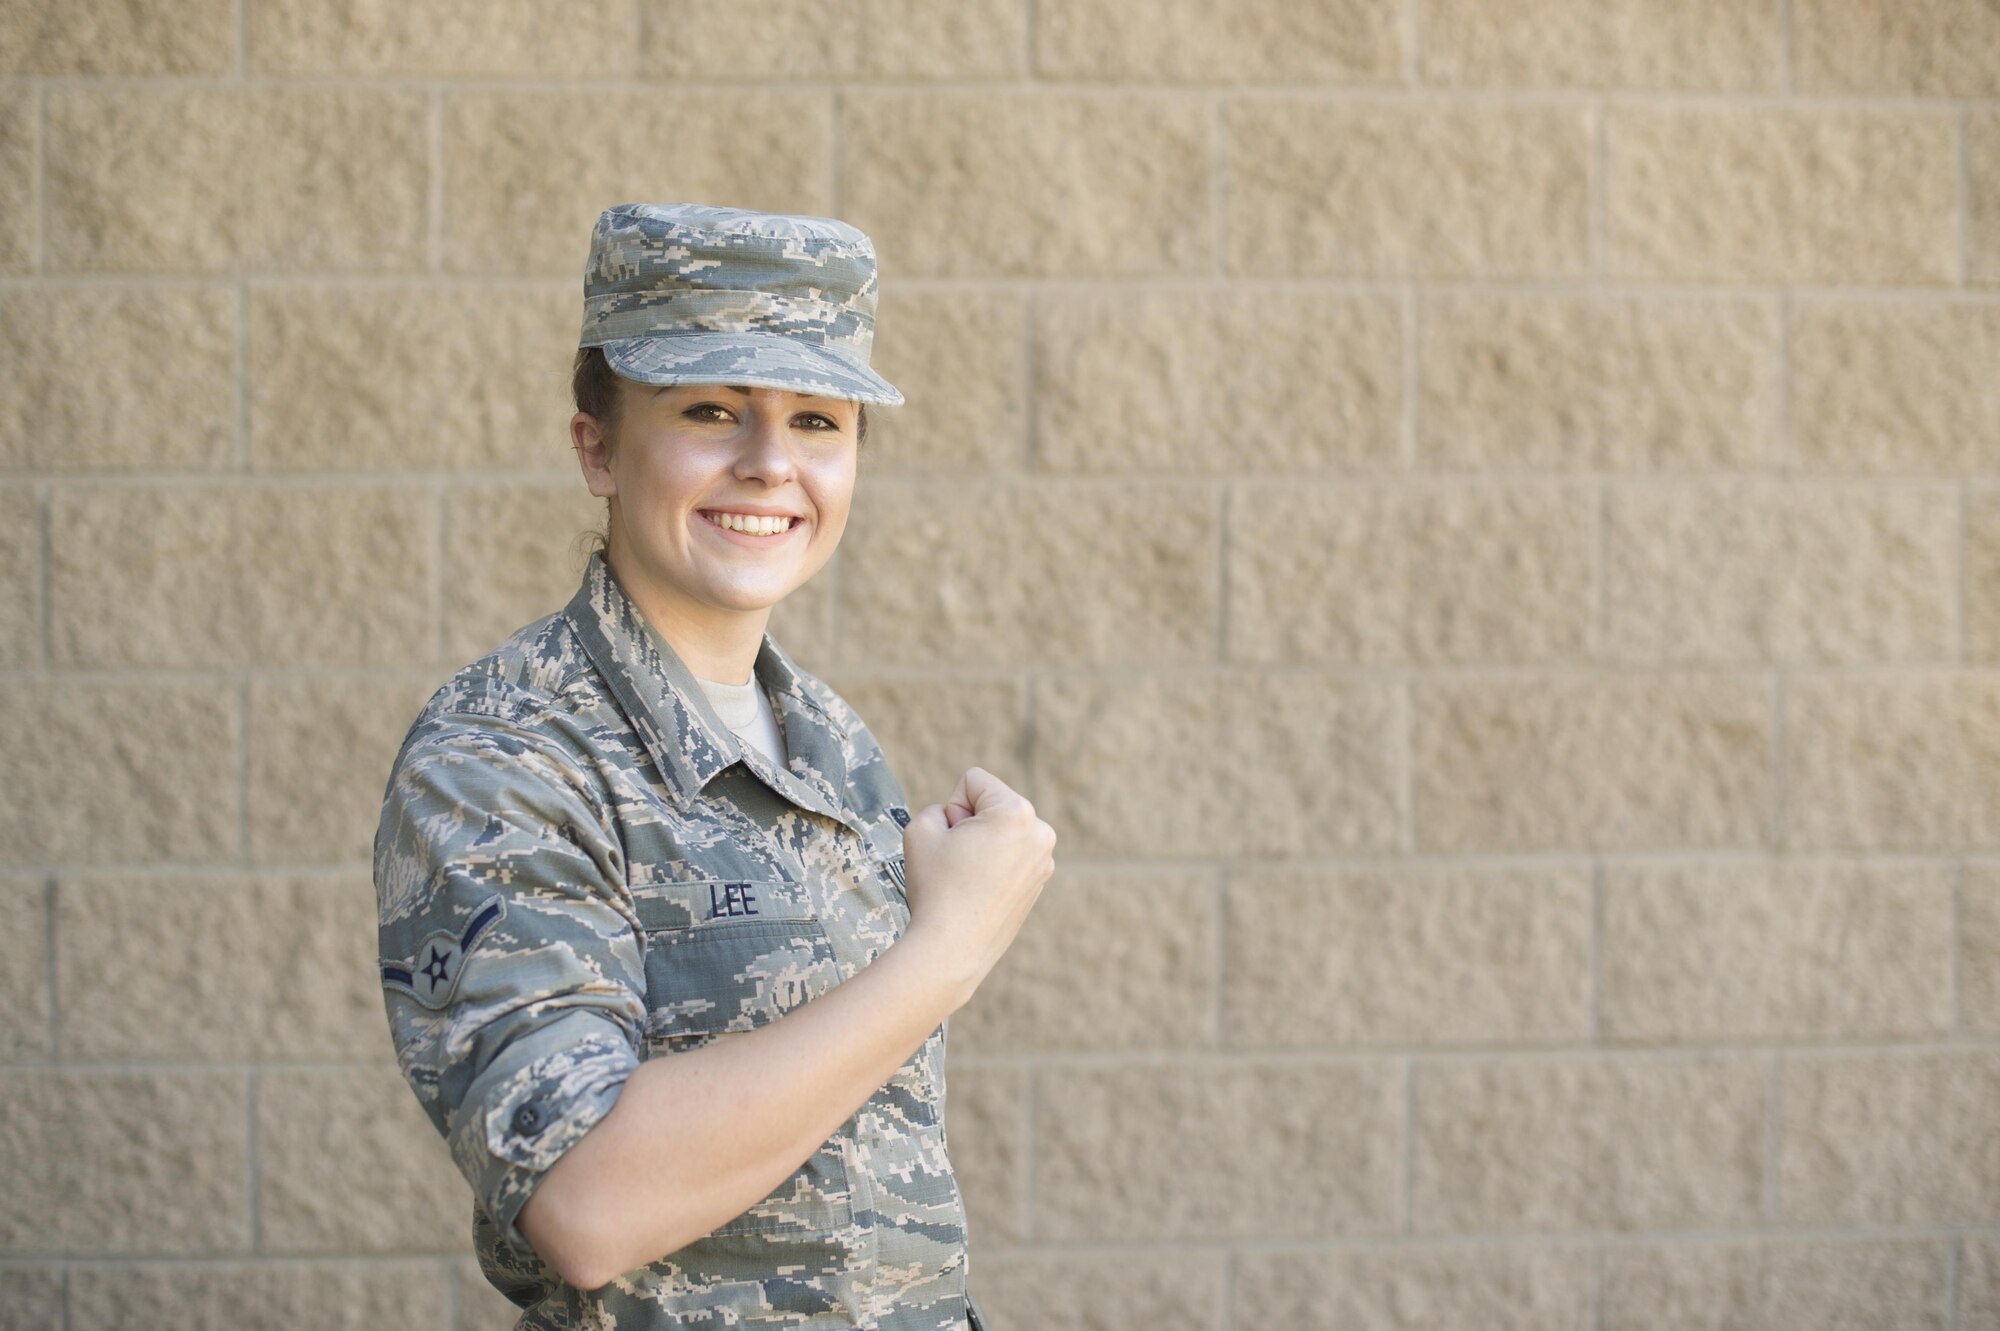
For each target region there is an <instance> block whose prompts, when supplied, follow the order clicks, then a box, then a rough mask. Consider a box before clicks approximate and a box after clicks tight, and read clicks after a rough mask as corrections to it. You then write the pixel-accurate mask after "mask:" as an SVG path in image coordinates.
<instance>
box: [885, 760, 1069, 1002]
mask: <svg viewBox="0 0 2000 1331" xmlns="http://www.w3.org/2000/svg"><path fill="white" fill-rule="evenodd" d="M1055 845H1056V831H1055V829H1054V828H1053V827H1050V826H1049V825H1048V824H1047V823H1046V822H1043V821H1042V820H1041V819H1040V818H1038V817H1036V816H1035V807H1034V805H1032V804H1030V803H1028V801H1027V799H1026V798H1024V797H1023V796H1022V795H1021V794H1019V793H1018V792H1017V791H1015V790H1014V789H1012V788H1011V787H1010V786H1008V785H1007V783H1006V782H1004V781H1002V780H1001V779H1000V778H999V777H997V776H995V775H993V774H992V773H991V772H989V771H987V770H986V769H985V768H983V767H969V768H967V769H966V771H965V775H963V776H961V777H959V779H958V785H957V786H956V787H954V788H953V789H952V792H951V798H950V799H949V800H947V801H946V802H945V803H943V804H928V805H925V806H924V807H923V808H921V809H918V810H917V811H916V812H915V813H913V814H912V815H911V816H910V823H909V826H907V827H905V828H904V829H903V879H904V891H905V893H906V894H907V895H908V897H909V900H910V922H909V925H908V926H907V927H906V928H905V929H904V932H903V944H899V945H913V946H916V947H919V948H922V949H925V950H926V951H927V952H928V954H929V955H930V956H931V957H932V958H934V964H936V965H937V966H938V967H939V969H940V972H941V973H942V974H944V975H946V976H948V977H949V978H950V979H951V980H952V981H953V982H955V983H956V984H957V985H958V986H959V1000H958V1001H959V1002H960V1003H961V1004H962V1003H964V1002H965V1000H966V999H969V998H971V997H972V993H973V991H974V990H975V989H977V988H978V987H979V983H980V981H981V980H984V979H985V978H986V973H987V972H988V971H990V970H992V969H993V966H994V963H996V962H998V961H999V960H1000V958H1001V956H1002V955H1003V954H1005V952H1006V951H1007V949H1008V947H1010V946H1011V945H1012V944H1013V942H1014V935H1016V934H1017V933H1019V932H1020V931H1021V925H1022V923H1023V922H1024V921H1026V920H1027V918H1028V912H1029V910H1031V909H1032V908H1033V907H1034V904H1035V900H1036V898H1038V897H1040V896H1041V894H1042V886H1043V884H1045V883H1047V882H1048V881H1049V876H1050V875H1051V874H1053V873H1054V872H1055V867H1056V861H1055Z"/></svg>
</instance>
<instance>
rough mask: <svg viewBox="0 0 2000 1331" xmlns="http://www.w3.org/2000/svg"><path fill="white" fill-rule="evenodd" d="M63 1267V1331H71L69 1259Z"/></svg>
mask: <svg viewBox="0 0 2000 1331" xmlns="http://www.w3.org/2000/svg"><path fill="white" fill-rule="evenodd" d="M61 1265H62V1326H63V1331H70V1325H71V1323H70V1311H69V1301H70V1264H69V1259H68V1258H67V1257H65V1258H64V1259H63V1261H62V1264H61Z"/></svg>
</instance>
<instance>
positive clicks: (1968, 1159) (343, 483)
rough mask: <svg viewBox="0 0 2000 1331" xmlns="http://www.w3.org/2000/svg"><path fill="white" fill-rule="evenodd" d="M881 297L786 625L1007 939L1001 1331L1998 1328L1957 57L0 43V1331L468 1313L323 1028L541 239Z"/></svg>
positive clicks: (1997, 1136) (567, 326) (1694, 37)
mask: <svg viewBox="0 0 2000 1331" xmlns="http://www.w3.org/2000/svg"><path fill="white" fill-rule="evenodd" d="M670 199H695V200H703V201H710V202H724V203H732V204H737V205H740V206H748V207H760V208H771V209H781V210H791V211H809V212H821V213H832V214H835V215H838V216H841V217H844V218H847V219H848V220H850V221H853V222H854V223H856V224H857V225H860V226H862V227H864V228H865V229H867V230H868V231H869V232H871V234H872V235H873V236H874V238H875V240H876V242H877V245H878V247H879V250H880V253H881V256H882V265H883V276H884V282H883V299H882V308H881V325H880V334H879V341H878V364H879V365H880V366H881V368H882V369H883V370H884V372H885V373H886V374H887V375H888V376H889V377H890V379H891V380H892V381H894V382H896V383H898V384H899V385H900V386H902V387H903V388H904V389H905V391H906V392H907V393H908V395H909V399H910V400H909V404H908V405H907V406H906V407H904V408H902V409H900V410H897V411H884V412H880V413H878V415H877V417H876V430H875V432H874V433H873V434H872V435H871V439H870V442H869V444H868V447H867V452H866V454H865V455H864V460H863V479H862V483H861V490H860V493H859V496H858V498H857V504H856V511H855V514H854V518H853V521H852V523H851V524H850V526H849V529H848V534H847V537H846V540H845V542H844V545H843V548H842V549H841V551H840V552H839V554H838V555H837V557H836V558H835V560H834V561H833V563H832V564H831V565H830V566H829V567H828V568H827V569H826V570H825V572H824V573H823V574H822V575H821V576H820V577H819V578H818V579H816V580H815V581H814V582H813V583H812V584H810V585H809V586H807V587H806V588H804V589H803V590H802V591H801V592H800V593H798V594H797V595H796V596H795V597H793V598H792V599H791V600H789V601H788V602H787V603H786V604H785V605H783V606H782V607H780V608H779V610H778V612H777V614H776V616H775V617H774V619H773V630H774V632H776V634H777V635H778V636H779V637H780V639H781V640H783V641H784V642H785V643H786V644H787V646H788V647H789V648H790V649H791V650H792V651H793V652H794V653H795V654H796V655H797V656H798V657H799V658H800V659H801V660H802V661H803V662H804V663H805V664H807V665H808V667H809V668H812V669H815V670H817V671H819V672H820V673H821V674H823V675H825V676H826V677H827V678H828V679H829V680H830V681H832V682H833V683H834V684H835V686H836V687H838V688H840V689H841V690H842V691H843V693H845V694H846V696H847V697H848V698H849V699H850V700H852V701H853V702H854V703H855V704H856V706H857V707H858V708H859V709H860V711H861V713H862V715H863V716H865V717H866V718H868V720H869V722H870V724H871V725H872V726H873V727H874V728H875V730H876V731H877V732H878V734H880V735H881V737H882V738H883V740H884V743H885V745H886V746H887V747H888V749H889V752H890V753H891V755H892V757H893V759H894V761H895V763H896V766H897V769H898V771H899V773H900V774H901V775H902V777H903V780H904V782H905V785H906V786H907V787H908V788H909V791H910V793H911V798H912V802H913V803H927V802H930V801H932V800H936V799H941V798H942V797H943V796H944V794H945V793H946V792H947V791H948V789H949V787H950V784H951V782H952V781H953V780H954V779H955V777H956V776H957V774H958V772H959V771H961V770H962V769H963V768H964V767H965V766H968V765H970V764H973V763H978V764H980V765H983V766H986V767H989V768H991V769H992V770H994V771H996V772H998V773H1000V774H1002V775H1003V776H1006V777H1008V778H1009V779H1011V780H1014V781H1016V782H1017V783H1018V784H1020V785H1021V786H1022V787H1023V788H1024V789H1025V790H1026V791H1027V792H1028V793H1029V795H1030V797H1031V798H1032V799H1033V800H1034V801H1035V802H1036V804H1037V807H1038V808H1039V809H1040V811H1041V812H1042V813H1043V814H1044V815H1045V816H1047V817H1048V818H1049V819H1050V820H1051V821H1052V822H1054V823H1055V824H1056V825H1057V827H1058V829H1059V831H1060V834H1061V847H1060V862H1061V868H1060V870H1059V872H1058V874H1057V876H1056V878H1055V879H1054V880H1053V881H1052V883H1051V884H1050V886H1049V889H1048V891H1047V893H1046V894H1045V896H1044V898H1043V901H1042V903H1041V905H1040V906H1039V907H1038V909H1037V911H1036V914H1035V916H1034V917H1033V918H1032V919H1031V921H1030V922H1029V925H1028V927H1027V928H1026V929H1025V930H1024V932H1023V934H1022V936H1021V938H1020V940H1019V942H1018V944H1017V946H1016V948H1015V950H1014V952H1013V953H1012V954H1010V956H1009V957H1008V959H1007V960H1006V961H1005V962H1004V963H1003V965H1002V966H1001V967H1000V968H999V969H998V970H997V971H996V972H995V973H994V974H993V976H992V978H991V979H990V980H989V982H988V984H987V986H986V987H985V988H984V989H983V990H982V992H981V993H980V994H979V995H978V997H977V998H975V1000H974V1001H973V1003H972V1004H971V1005H970V1006H968V1007H967V1008H966V1009H965V1010H964V1011H963V1012H962V1013H961V1014H960V1015H959V1017H957V1018H955V1019H954V1021H953V1023H952V1052H951V1059H950V1065H949V1067H950V1071H949V1082H950V1087H951V1091H950V1094H951V1099H950V1110H951V1112H950V1115H949V1120H948V1121H949V1123H950V1130H951V1143H952V1152H953V1156H954V1159H955V1161H956V1162H957V1164H958V1168H959V1171H960V1176H961V1181H962V1184H963V1187H964V1189H965V1192H966V1195H967V1199H968V1205H969V1207H970V1211H971V1223H972V1245H973V1263H974V1268H973V1269H974V1281H975V1288H976V1289H977V1290H978V1291H980V1294H981V1301H982V1303H983V1304H986V1305H987V1306H989V1308H990V1310H991V1312H992V1314H993V1321H994V1323H995V1326H996V1328H997V1331H1008V1329H1010V1328H1029V1327H1047V1328H1076V1329H1077V1331H1117V1329H1119V1328H1127V1327H1132V1328H1137V1327H1145V1328H1149V1331H1167V1329H1172V1331H1252V1329H1255V1331H1263V1329H1264V1328H1271V1327H1298V1328H1310V1327H1324V1328H1333V1327H1339V1328H1343V1329H1345V1328H1368V1329H1370V1331H1375V1329H1380V1331H1389V1329H1390V1328H1397V1329H1399V1331H1400V1329H1405V1328H1418V1327H1423V1328H1437V1329H1439V1331H1473V1329H1474V1328H1477V1329H1478V1331H1488V1329H1489V1328H1499V1329H1501V1331H1511V1329H1515V1328H1518V1329H1520V1331H1526V1329H1527V1328H1564V1329H1565V1331H1639V1329H1641V1328H1644V1329H1646V1331H1665V1329H1667V1328H1703V1329H1704V1331H1790V1329H1792V1328H1808V1327H1811V1328H1821V1327H1828V1326H1849V1327H1857V1328H1861V1327H1865V1328H1869V1331H1906V1329H1907V1331H1916V1329H1918V1328H1923V1329H1925V1331H1995V1329H1996V1328H2000V591H1996V588H2000V10H1996V8H1995V7H1994V5H1993V4H1992V3H1990V0H1924V2H1923V3H1910V4H1893V5H1892V4H1888V3H1878V2H1877V0H1689V2H1688V3H1676V4H1649V3H1644V2H1643V0H1539V2H1537V3H1526V2H1525V0H1505V2H1504V3H1503V2H1497V0H1235V3H1230V4H1224V3H1220V0H1154V2H1153V3H1139V2H1138V0H952V2H951V3H928V2H925V0H755V2H754V3H748V4H746V3H741V2H740V0H606V2H605V3H599V4H591V5H576V4H571V3H558V2H557V0H483V2H482V3H478V4H474V3H470V0H421V2H420V3H412V2H411V0H400V2H398V3H391V2H390V0H356V2H355V3H349V4H338V5H336V4H321V3H314V2H313V0H178V2H177V3H174V4H171V5H169V4H166V3H164V2H163V0H142V2H140V3H125V2H122V0H61V2H58V0H16V3H13V4H10V5H8V6H6V7H5V8H4V10H0V679H4V682H5V684H6V687H5V688H4V689H0V791H4V797H0V1000H4V1001H0V1326H4V1327H6V1328H14V1327H20V1328H30V1327H32V1328H66V1329H67V1331H84V1329H85V1328H100V1327H119V1328H123V1327H139V1326H145V1327H151V1328H202V1327H210V1326H254V1325H285V1326H288V1327H292V1328H299V1329H301V1331H317V1329H318V1328H347V1327H364V1326H368V1327H372V1326H380V1325H385V1324H392V1323H393V1324H397V1325H418V1326H448V1327H454V1328H463V1329H464V1331H475V1329H478V1328H498V1327H503V1326H507V1325H510V1324H511V1318H510V1317H509V1316H508V1313H509V1305H506V1304H505V1303H504V1301H503V1300H501V1299H499V1297H498V1296H497V1295H495V1294H493V1293H492V1292H491V1291H490V1290H489V1289H487V1287H486V1285H485V1283H484V1281H483V1280H482V1278H481V1277H480V1275H479V1273H478V1272H477V1270H476V1269H475V1268H474V1267H473V1265H472V1263H471V1262H470V1260H469V1258H468V1256H467V1252H468V1244H469V1239H468V1230H469V1223H470V1221H469V1211H470V1197H469V1194H468V1193H467V1192H466V1190H465V1188H464V1185H463V1183H462V1181H461V1180H460V1179H459V1178H458V1176H457V1174H456V1172H455V1171H454V1170H453V1169H452V1168H451V1166H450V1163H449V1161H448V1159H447V1157H446V1156H445V1154H444V1151H443V1148H442V1143H440V1142H438V1141H437V1140H435V1138H434V1137H433V1135H432V1134H431V1132H430V1129H429V1127H428V1125H427V1123H426V1122H425V1121H424V1120H423V1119H422V1117H421V1115H420V1114H419V1112H418V1111H417V1108H416V1105H415V1103H414V1100H413V1098H412V1097H411V1096H410V1095H409V1094H408V1091H407V1089H406V1088H405V1087H404V1086H403V1085H402V1084H401V1082H400V1079H399V1078H398V1076H397V1074H396V1072H395V1069H394V1066H393V1062H392V1059H391V1056H390V1050H389V1046H388V1041H387V1031H386V1024H385V1022H384V1021H383V1018H382V1012H381V1007H380V998H379V993H378V990H377V987H376V984H375V982H374V979H373V974H374V969H373V963H374V956H373V922H372V918H373V917H372V905H373V897H372V892H371V889H370V884H369V874H368V845H369V838H370V836H371V834H372V831H373V825H374V814H375V810H376V808H377V805H378V802H379V799H380V794H381V788H382V784H383V782H384V780H385V778H386V776H387V764H388V761H389V759H390V757H391V755H392V754H393V752H394V749H395V747H396V744H397V742H398V741H399V740H400V738H401V736H402V733H403V731H404V729H405V727H406V726H407V724H408V722H409V720H410V718H411V717H412V716H413V715H414V712H415V710H416V707H417V706H418V704H419V703H420V702H421V700H422V699H423V698H424V697H425V696H426V695H427V694H428V693H429V691H430V690H431V689H432V688H433V687H435V685H436V684H437V683H438V682H439V681H441V680H442V679H443V677H444V676H445V675H446V674H448V673H449V672H450V670H451V669H453V668H455V667H456V666H457V665H458V664H461V663H462V662H464V661H466V660H468V659H471V658H472V657H474V656H476V655H479V654H481V653H483V652H484V651H486V650H487V649H488V648H489V647H491V646H492V645H493V644H494V643H495V642H497V641H498V640H499V638H500V637H502V636H504V635H505V634H506V633H507V632H509V631H510V630H511V629H513V628H514V627H516V626H518V625H519V624H521V623H524V622H526V621H527V620H529V619H532V618H535V617H537V616H539V615H541V614H544V613H547V612H548V611H550V610H552V609H555V608H556V607H557V606H558V605H559V604H560V603H561V601H562V599H564V597H565V596H566V595H567V593H568V592H569V590H570V589H571V588H572V587H573V586H574V583H575V580H576V577H577V573H578V570H579V569H580V566H581V561H580V558H579V550H580V546H579V545H578V543H577V537H578V536H579V535H580V534H581V533H582V532H584V531H585V530H586V529H587V528H588V527H589V526H591V525H592V524H593V522H594V520H595V516H596V514H595V510H594V507H593V505H592V503H591V501H590V500H589V498H588V496H587V495H586V494H585V493H584V491H583V488H582V484H581V481H580V480H579V479H578V477H577V475H576V472H575V467H574V463H573V460H572V459H571V457H570V455H569V453H568V451H567V446H566V440H565V436H564V430H563V423H564V421H565V419H566V417H567V415H568V411H569V405H568V403H567V401H566V399H565V389H566V371H567V364H568V359H569V356H570V353H571V350H572V349H573V346H574V333H575V328H576V322H577V319H578V317H579V311H580V290H579V285H580V284H579V278H580V273H581V266H582V261H583V256H584V251H585V245H586V241H587V236H588V231H589V226H590V223H591V221H592V219H593V218H594V217H595V216H596V214H597V212H598V211H599V210H600V209H601V208H602V207H604V206H605V205H607V204H609V203H613V202H621V201H627V200H670Z"/></svg>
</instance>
